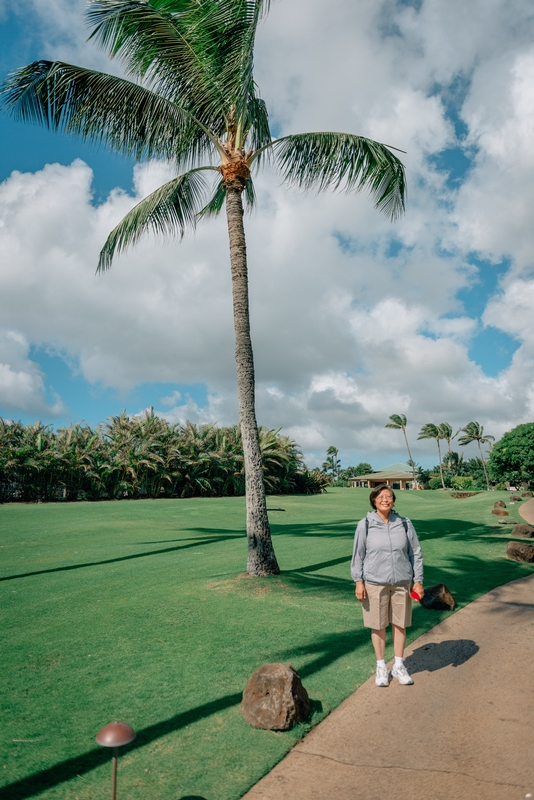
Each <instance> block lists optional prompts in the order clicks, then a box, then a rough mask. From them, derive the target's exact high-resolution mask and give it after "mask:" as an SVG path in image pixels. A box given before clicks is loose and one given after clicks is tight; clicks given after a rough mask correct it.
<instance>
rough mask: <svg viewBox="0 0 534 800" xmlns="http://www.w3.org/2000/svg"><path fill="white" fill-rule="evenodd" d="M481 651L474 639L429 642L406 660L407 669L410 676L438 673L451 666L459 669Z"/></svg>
mask: <svg viewBox="0 0 534 800" xmlns="http://www.w3.org/2000/svg"><path fill="white" fill-rule="evenodd" d="M479 650H480V648H479V646H478V644H477V643H476V642H474V641H473V640H472V639H449V640H447V641H445V642H429V643H428V644H425V645H423V646H422V647H418V648H417V649H416V650H414V652H413V653H412V654H411V656H408V658H407V659H406V667H407V669H408V672H409V673H410V674H412V675H413V674H414V673H415V672H436V670H438V669H443V667H447V666H449V664H450V665H451V666H452V667H459V666H460V665H461V664H465V662H466V661H469V659H470V658H472V657H473V656H474V655H476V653H478V651H479Z"/></svg>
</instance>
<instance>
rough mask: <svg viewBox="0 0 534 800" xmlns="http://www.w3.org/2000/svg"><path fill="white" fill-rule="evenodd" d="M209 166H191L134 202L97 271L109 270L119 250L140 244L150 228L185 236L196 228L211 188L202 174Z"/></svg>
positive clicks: (105, 247)
mask: <svg viewBox="0 0 534 800" xmlns="http://www.w3.org/2000/svg"><path fill="white" fill-rule="evenodd" d="M205 169H206V168H201V169H194V170H190V171H189V172H186V173H185V174H184V175H180V176H179V177H178V178H173V180H171V181H169V182H168V183H165V184H164V185H163V186H160V188H159V189H156V191H155V192H152V194H150V195H148V197H145V199H144V200H141V202H140V203H138V204H137V205H136V206H134V208H132V210H131V211H130V212H129V213H128V214H126V216H125V217H124V218H123V219H122V220H121V222H119V224H118V225H117V226H116V227H115V228H114V229H113V230H112V231H111V233H110V235H109V236H108V238H107V241H106V243H105V245H104V247H103V248H102V251H101V253H100V258H99V261H98V267H97V272H105V271H106V270H108V269H109V268H110V267H111V263H112V261H113V258H114V256H115V254H118V253H121V252H123V251H124V250H126V248H128V247H131V246H133V245H134V244H136V242H138V241H139V239H140V238H141V236H143V235H144V234H145V233H147V232H151V233H153V234H155V235H160V236H161V235H168V234H174V235H178V236H180V237H183V236H184V234H185V231H186V230H187V229H188V228H190V229H193V228H194V227H195V224H196V220H197V216H198V210H199V208H201V206H202V202H203V200H204V196H205V192H206V188H207V186H206V181H205V179H204V176H203V175H202V172H203V171H204V170H205ZM207 169H210V168H207Z"/></svg>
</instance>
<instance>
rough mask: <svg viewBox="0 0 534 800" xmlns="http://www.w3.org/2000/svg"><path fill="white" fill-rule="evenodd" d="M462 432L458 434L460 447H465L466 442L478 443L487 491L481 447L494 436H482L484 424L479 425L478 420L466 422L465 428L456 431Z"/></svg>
mask: <svg viewBox="0 0 534 800" xmlns="http://www.w3.org/2000/svg"><path fill="white" fill-rule="evenodd" d="M460 432H463V433H464V436H460V438H459V439H458V444H461V445H462V447H465V445H467V444H471V442H476V443H477V444H478V449H479V451H480V460H481V461H482V466H483V467H484V475H485V476H486V486H487V487H488V491H489V488H490V484H489V478H488V470H487V469H486V462H485V461H484V456H483V455H482V447H481V445H483V444H490V445H491V443H492V442H494V441H495V436H490V435H489V434H486V435H485V436H484V426H483V425H479V424H478V422H468V423H467V425H466V426H465V428H461V429H460V431H458V433H460Z"/></svg>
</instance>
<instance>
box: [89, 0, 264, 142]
mask: <svg viewBox="0 0 534 800" xmlns="http://www.w3.org/2000/svg"><path fill="white" fill-rule="evenodd" d="M251 4H252V3H251V1H250V0H203V2H197V0H184V2H176V3H171V2H169V3H165V2H161V1H160V2H147V0H94V1H93V2H92V3H91V4H90V6H89V10H88V14H87V16H88V20H89V23H90V24H91V25H93V26H94V31H93V33H92V34H91V37H92V38H95V39H96V41H98V43H99V44H100V45H101V46H102V47H103V48H104V50H106V51H107V52H108V53H109V54H110V56H111V57H117V58H118V59H119V60H120V61H121V63H123V64H124V65H125V67H126V69H127V70H128V72H129V73H130V74H132V75H136V76H140V77H142V78H144V79H145V80H146V81H148V83H149V85H150V86H152V87H154V88H156V89H157V91H158V93H161V94H163V95H164V96H166V97H168V98H169V99H172V100H174V101H175V102H179V103H180V105H183V106H184V107H186V108H188V109H189V110H191V111H192V112H193V113H194V114H195V116H196V117H197V118H199V119H202V121H203V123H204V124H205V125H206V126H207V127H209V128H211V129H213V130H216V131H217V132H218V133H219V135H222V133H223V131H224V129H225V128H226V127H227V123H228V122H229V118H230V117H231V116H235V109H236V99H235V96H236V93H237V94H239V93H240V92H242V91H243V89H242V87H241V86H240V85H239V81H238V80H236V78H237V77H238V73H239V65H240V64H241V62H242V60H243V53H242V51H243V39H244V37H246V34H247V31H248V27H249V26H250V20H249V17H250V12H249V13H247V11H248V7H249V6H250V5H251ZM245 49H246V48H245Z"/></svg>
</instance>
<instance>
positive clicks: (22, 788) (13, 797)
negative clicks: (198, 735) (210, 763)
mask: <svg viewBox="0 0 534 800" xmlns="http://www.w3.org/2000/svg"><path fill="white" fill-rule="evenodd" d="M240 702H241V692H239V693H235V694H229V695H226V697H221V698H220V699H219V700H213V701H211V702H210V703H205V704H204V705H201V706H197V707H196V708H193V709H191V710H190V711H184V712H183V713H182V714H176V715H175V716H174V717H170V718H169V719H166V720H163V722H157V723H155V724H154V725H149V726H148V727H147V728H143V729H142V730H140V731H137V736H136V738H135V740H134V741H133V742H132V744H130V745H127V746H126V747H124V748H121V753H125V752H132V751H133V750H138V749H139V748H140V747H145V745H147V744H150V743H151V742H153V741H154V740H156V739H159V738H160V737H161V736H165V735H166V734H168V733H172V732H173V731H177V730H179V729H180V728H184V727H185V726H186V725H191V723H193V722H198V720H201V719H204V718H205V717H209V716H211V715H212V714H216V713H218V712H220V711H224V709H226V708H230V706H234V705H237V703H240ZM110 758H111V756H110V752H109V750H107V749H104V748H100V747H99V748H93V749H92V750H89V751H88V752H87V753H84V754H83V755H81V756H75V757H74V758H68V759H67V760H66V761H62V762H61V763H60V764H56V765H55V766H53V767H50V768H49V769H44V770H42V771H41V772H36V773H34V774H33V775H30V776H29V777H28V778H22V779H21V780H20V781H16V782H15V783H12V784H10V785H9V786H4V787H3V788H1V789H0V798H4V800H24V798H26V797H33V796H34V795H36V794H40V793H41V792H44V791H45V790H46V789H51V788H52V787H53V786H57V785H58V784H61V783H64V782H65V781H69V780H71V779H72V778H75V777H76V776H77V775H84V774H85V773H87V772H91V770H93V769H96V768H97V767H100V766H101V765H102V764H105V763H106V762H108V761H110Z"/></svg>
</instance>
